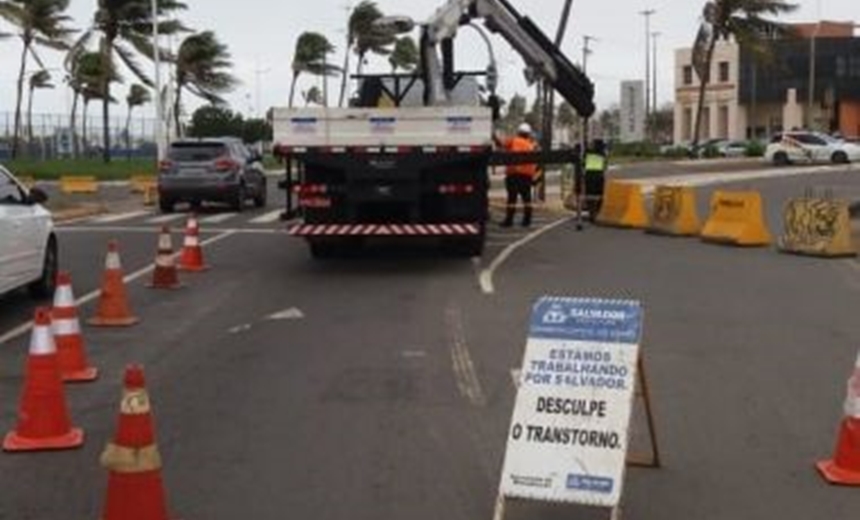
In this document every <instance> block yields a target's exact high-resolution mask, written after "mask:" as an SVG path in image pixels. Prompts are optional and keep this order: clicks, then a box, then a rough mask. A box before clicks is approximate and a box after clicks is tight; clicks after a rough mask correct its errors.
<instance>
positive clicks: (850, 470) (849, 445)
mask: <svg viewBox="0 0 860 520" xmlns="http://www.w3.org/2000/svg"><path fill="white" fill-rule="evenodd" d="M816 467H817V468H818V471H819V472H820V473H821V475H822V476H823V477H824V478H825V479H826V480H827V481H828V482H830V483H831V484H841V485H845V486H860V354H858V356H857V362H856V363H855V365H854V374H853V375H852V376H851V379H849V380H848V397H847V398H846V399H845V417H844V418H843V419H842V424H841V426H840V428H839V439H838V440H837V442H836V454H835V455H834V456H833V458H832V459H830V460H825V461H821V462H819V463H818V464H816Z"/></svg>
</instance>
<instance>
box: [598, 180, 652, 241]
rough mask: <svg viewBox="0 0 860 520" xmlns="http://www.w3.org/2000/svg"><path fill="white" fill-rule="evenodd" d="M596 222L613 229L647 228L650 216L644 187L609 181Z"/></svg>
mask: <svg viewBox="0 0 860 520" xmlns="http://www.w3.org/2000/svg"><path fill="white" fill-rule="evenodd" d="M596 222H597V223H598V224H600V225H604V226H612V227H623V228H636V229H644V228H647V227H648V214H647V212H646V211H645V197H644V195H643V194H642V187H641V186H640V185H638V184H633V183H625V182H618V181H608V182H607V183H606V190H605V193H604V196H603V205H602V206H601V208H600V213H599V214H598V215H597V220H596Z"/></svg>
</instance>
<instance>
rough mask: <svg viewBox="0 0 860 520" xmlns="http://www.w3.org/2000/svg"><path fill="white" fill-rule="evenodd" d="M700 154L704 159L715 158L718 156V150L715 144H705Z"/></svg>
mask: <svg viewBox="0 0 860 520" xmlns="http://www.w3.org/2000/svg"><path fill="white" fill-rule="evenodd" d="M701 156H702V157H704V158H705V159H716V158H717V157H720V150H719V149H717V147H716V146H706V147H705V149H704V150H702V152H701Z"/></svg>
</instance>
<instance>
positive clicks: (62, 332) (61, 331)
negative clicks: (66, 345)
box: [51, 318, 81, 336]
mask: <svg viewBox="0 0 860 520" xmlns="http://www.w3.org/2000/svg"><path fill="white" fill-rule="evenodd" d="M51 329H52V330H53V331H54V335H55V336H76V335H78V334H80V333H81V324H80V322H79V321H78V319H77V318H68V319H62V320H56V319H55V320H54V321H53V322H51Z"/></svg>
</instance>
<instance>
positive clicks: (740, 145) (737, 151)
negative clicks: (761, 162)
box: [717, 141, 749, 157]
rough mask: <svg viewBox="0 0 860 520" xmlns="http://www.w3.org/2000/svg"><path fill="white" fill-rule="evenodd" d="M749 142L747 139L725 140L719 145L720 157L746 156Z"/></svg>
mask: <svg viewBox="0 0 860 520" xmlns="http://www.w3.org/2000/svg"><path fill="white" fill-rule="evenodd" d="M748 147H749V143H747V142H746V141H723V142H722V143H720V144H719V145H717V152H718V153H719V154H720V157H746V154H747V148H748Z"/></svg>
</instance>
